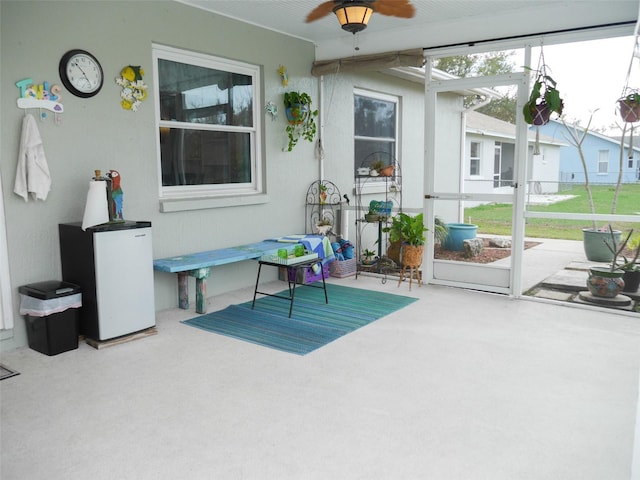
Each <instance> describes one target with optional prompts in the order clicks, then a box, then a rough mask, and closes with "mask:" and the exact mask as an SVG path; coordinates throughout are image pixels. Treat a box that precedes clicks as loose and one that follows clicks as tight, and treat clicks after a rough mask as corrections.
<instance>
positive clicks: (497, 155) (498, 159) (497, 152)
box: [493, 142, 502, 188]
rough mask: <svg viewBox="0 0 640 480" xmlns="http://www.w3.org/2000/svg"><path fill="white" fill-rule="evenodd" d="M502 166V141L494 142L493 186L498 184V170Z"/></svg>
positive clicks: (495, 186) (498, 185)
mask: <svg viewBox="0 0 640 480" xmlns="http://www.w3.org/2000/svg"><path fill="white" fill-rule="evenodd" d="M501 168H502V143H500V142H496V143H495V146H494V148H493V188H498V187H500V186H501V184H500V170H501Z"/></svg>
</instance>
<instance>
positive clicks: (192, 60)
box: [152, 44, 263, 211]
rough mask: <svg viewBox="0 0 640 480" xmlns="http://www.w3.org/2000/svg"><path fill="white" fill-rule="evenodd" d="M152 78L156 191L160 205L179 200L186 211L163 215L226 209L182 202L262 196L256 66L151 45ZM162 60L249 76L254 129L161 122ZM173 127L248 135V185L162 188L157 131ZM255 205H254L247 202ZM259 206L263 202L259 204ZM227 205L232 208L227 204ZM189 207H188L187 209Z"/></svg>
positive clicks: (257, 75)
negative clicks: (159, 71) (249, 171)
mask: <svg viewBox="0 0 640 480" xmlns="http://www.w3.org/2000/svg"><path fill="white" fill-rule="evenodd" d="M152 54H153V74H154V93H155V98H156V102H155V109H156V112H155V113H156V148H157V165H158V180H157V182H158V187H159V195H160V201H161V203H162V202H163V200H169V201H171V200H178V201H181V202H182V204H183V205H185V206H187V207H186V208H179V207H178V208H172V207H169V208H163V209H161V210H162V211H175V210H183V209H185V210H188V209H194V208H196V209H197V208H208V207H214V206H226V205H227V204H229V203H228V202H223V203H221V204H198V205H195V206H194V205H193V204H189V203H184V200H189V199H191V200H198V199H206V198H221V197H223V198H227V199H228V198H232V197H239V196H251V195H257V194H261V193H262V189H263V181H262V175H263V172H262V152H261V145H262V138H261V135H262V133H261V132H262V117H261V115H260V113H261V107H260V106H261V105H262V99H261V95H260V91H261V88H260V86H261V84H262V83H261V82H262V78H261V72H260V67H259V66H258V65H252V64H248V63H245V62H239V61H235V60H229V59H226V58H221V57H216V56H214V55H207V54H202V53H197V52H192V51H188V50H183V49H177V48H173V47H168V46H165V45H159V44H153V49H152ZM159 59H165V60H171V61H175V62H181V63H186V64H191V65H197V66H202V67H206V68H212V69H215V70H224V71H228V72H233V73H239V74H242V75H248V76H251V77H252V78H253V82H252V87H253V91H252V95H253V112H252V113H253V117H252V123H253V125H252V126H250V127H244V126H231V125H211V124H201V123H188V122H179V121H172V120H162V119H161V118H160V92H159V85H160V82H159V78H158V68H157V66H158V60H159ZM165 127H172V128H183V129H198V130H211V131H228V132H247V133H249V135H250V138H251V140H250V149H251V182H248V183H242V184H237V183H234V184H216V185H176V186H163V185H162V164H161V152H160V128H165ZM250 203H254V202H250ZM259 203H262V202H259ZM230 204H233V202H232V203H230ZM188 205H190V206H188Z"/></svg>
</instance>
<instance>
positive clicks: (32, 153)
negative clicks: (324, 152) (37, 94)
mask: <svg viewBox="0 0 640 480" xmlns="http://www.w3.org/2000/svg"><path fill="white" fill-rule="evenodd" d="M50 189H51V175H50V174H49V166H48V165H47V158H46V157H45V155H44V147H43V145H42V138H41V137H40V132H39V131H38V126H37V124H36V119H35V118H33V115H31V114H27V115H25V116H24V119H23V120H22V136H21V138H20V152H19V153H18V169H17V171H16V182H15V185H14V187H13V191H14V193H17V194H18V195H20V196H21V197H22V198H24V201H25V202H28V201H29V193H31V194H32V195H33V196H34V197H35V198H36V200H46V199H47V195H48V194H49V190H50Z"/></svg>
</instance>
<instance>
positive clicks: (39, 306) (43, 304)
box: [18, 280, 82, 356]
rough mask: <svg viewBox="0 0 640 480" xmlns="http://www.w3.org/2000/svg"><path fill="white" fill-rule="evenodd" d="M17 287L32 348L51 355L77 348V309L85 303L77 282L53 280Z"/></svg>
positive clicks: (21, 311) (21, 312)
mask: <svg viewBox="0 0 640 480" xmlns="http://www.w3.org/2000/svg"><path fill="white" fill-rule="evenodd" d="M18 291H19V292H20V314H21V315H24V317H25V320H26V322H27V337H28V340H29V348H31V349H33V350H36V351H37V352H40V353H44V354H45V355H49V356H52V355H58V354H59V353H63V352H68V351H69V350H74V349H76V348H78V318H79V311H78V309H79V308H80V307H81V306H82V293H81V289H80V287H79V286H78V285H75V284H73V283H68V282H60V281H58V280H50V281H46V282H39V283H32V284H29V285H23V286H22V287H19V288H18Z"/></svg>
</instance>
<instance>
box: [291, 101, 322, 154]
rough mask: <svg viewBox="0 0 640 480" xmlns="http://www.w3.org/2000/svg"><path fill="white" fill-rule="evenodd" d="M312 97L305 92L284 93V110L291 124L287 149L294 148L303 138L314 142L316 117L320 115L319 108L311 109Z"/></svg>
mask: <svg viewBox="0 0 640 480" xmlns="http://www.w3.org/2000/svg"><path fill="white" fill-rule="evenodd" d="M311 104H312V101H311V97H310V96H309V94H308V93H305V92H285V94H284V107H285V109H284V111H285V115H286V117H287V121H288V122H289V125H287V128H286V132H287V137H288V138H289V143H288V144H287V149H286V150H287V151H289V152H290V151H291V150H293V147H295V146H296V145H297V143H298V140H300V139H301V138H303V139H305V140H307V141H308V142H313V140H314V138H315V136H316V131H317V125H316V122H315V118H316V117H317V116H318V110H312V109H311Z"/></svg>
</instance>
